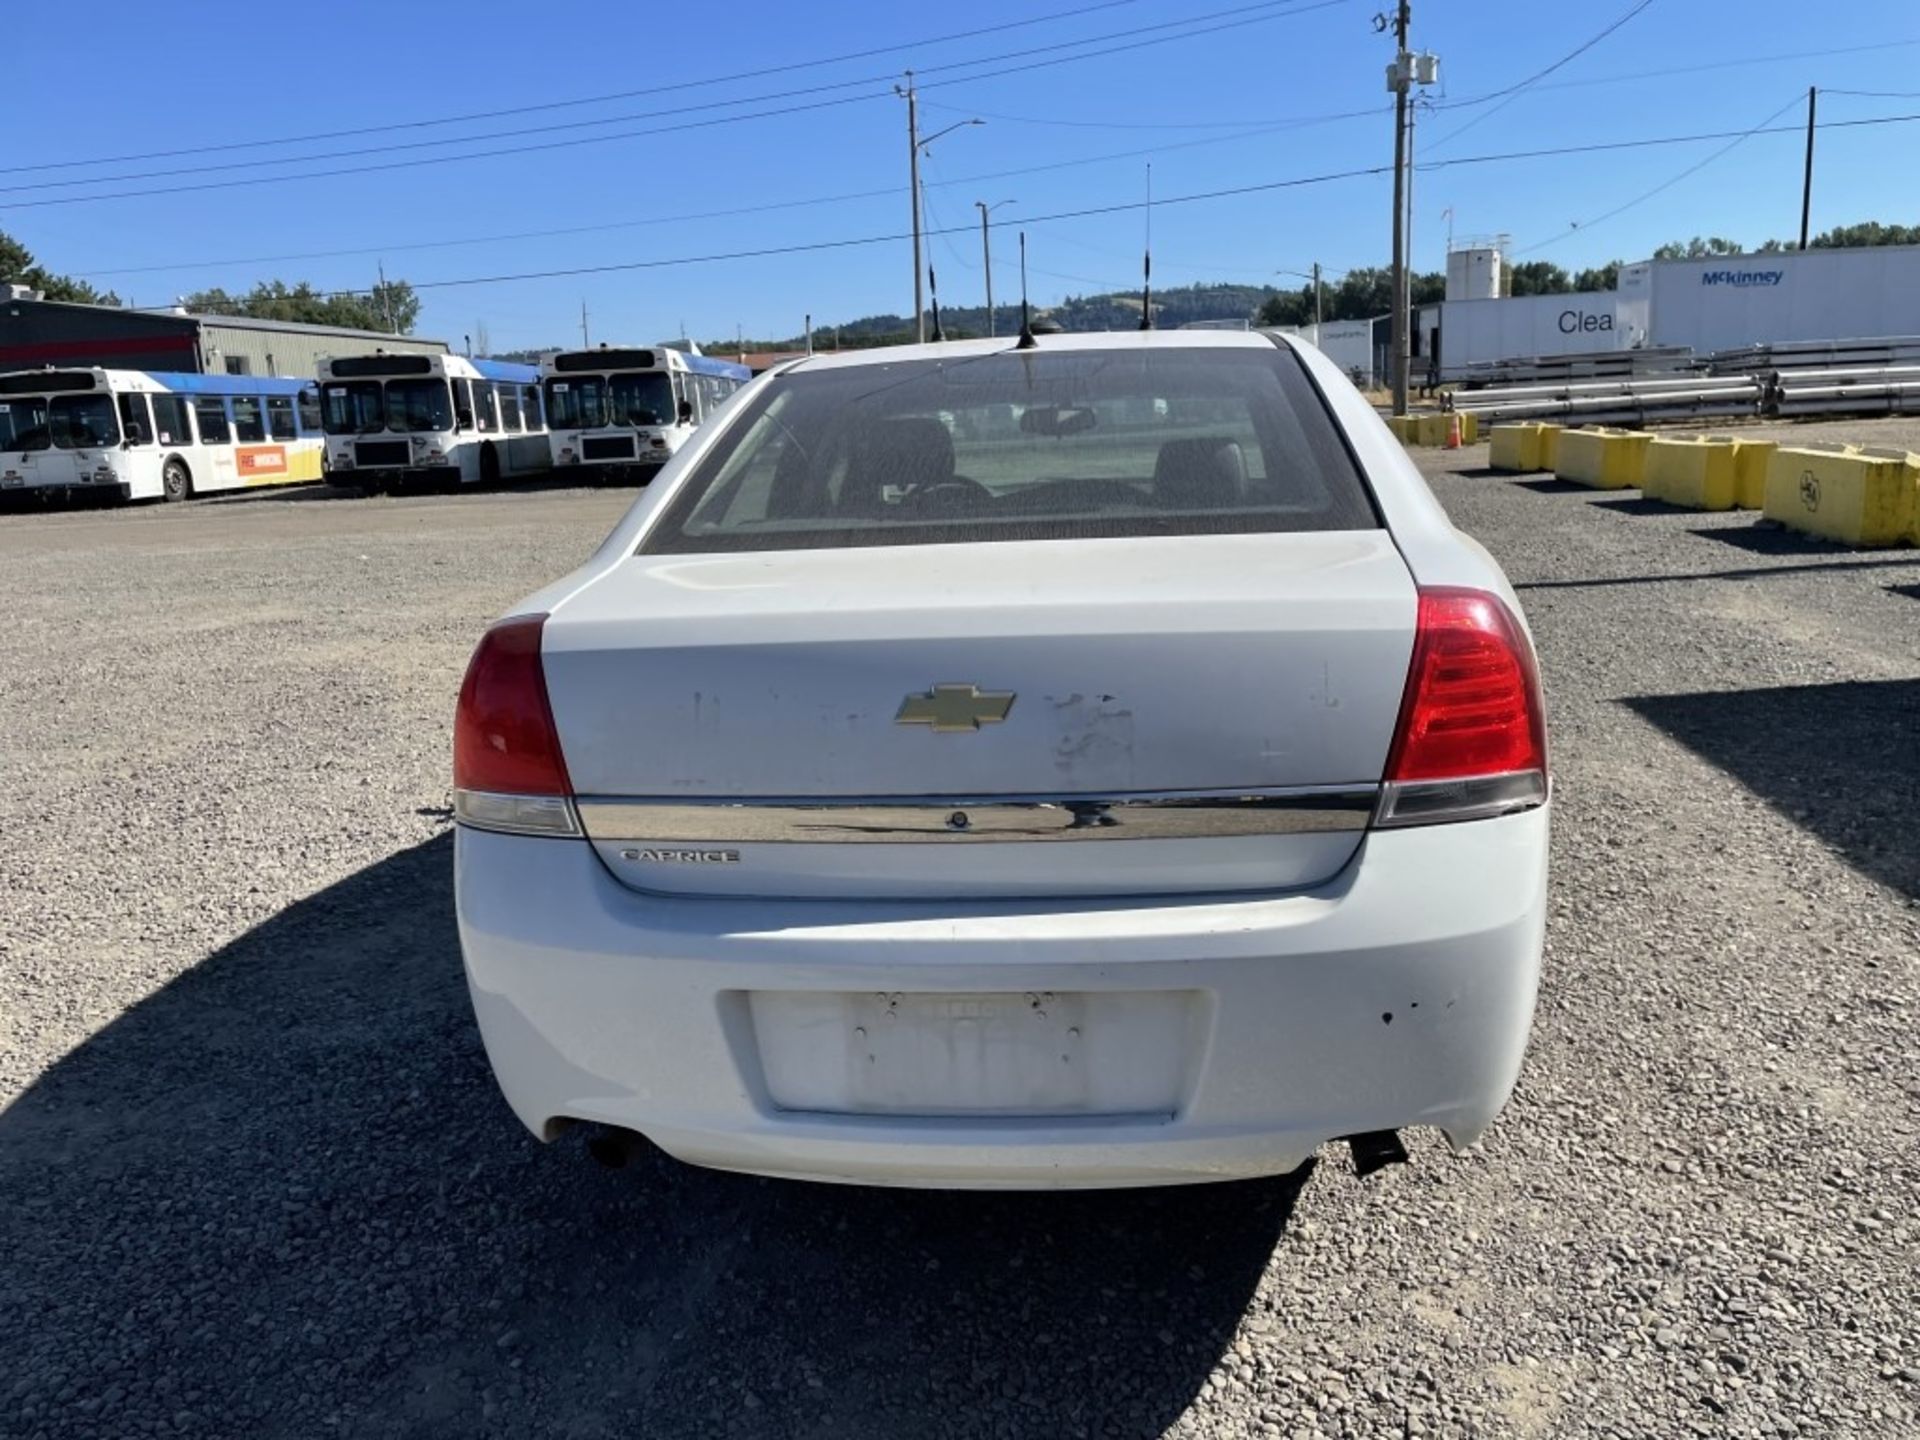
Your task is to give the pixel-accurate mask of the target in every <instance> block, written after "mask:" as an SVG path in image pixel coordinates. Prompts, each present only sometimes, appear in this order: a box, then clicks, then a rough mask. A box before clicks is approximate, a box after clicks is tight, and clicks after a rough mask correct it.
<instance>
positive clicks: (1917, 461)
mask: <svg viewBox="0 0 1920 1440" xmlns="http://www.w3.org/2000/svg"><path fill="white" fill-rule="evenodd" d="M1916 509H1920V456H1916V455H1910V454H1908V453H1907V452H1906V451H1904V450H1862V449H1860V448H1858V447H1851V446H1850V447H1848V448H1847V449H1845V450H1816V449H1814V448H1812V447H1811V446H1806V447H1800V446H1795V447H1787V446H1782V447H1781V448H1780V449H1778V450H1776V451H1775V452H1774V454H1773V457H1772V459H1771V460H1770V461H1769V462H1768V465H1767V493H1766V505H1765V510H1766V515H1767V518H1768V519H1769V520H1777V521H1779V522H1780V523H1781V524H1782V525H1785V526H1786V527H1787V528H1788V529H1790V530H1799V531H1801V532H1803V533H1804V534H1808V535H1818V536H1820V537H1822V538H1823V539H1827V540H1838V541H1839V542H1840V543H1841V544H1843V545H1859V546H1875V545H1898V544H1900V543H1902V542H1903V541H1913V540H1915V538H1916V529H1917V527H1920V521H1916V518H1915V511H1916Z"/></svg>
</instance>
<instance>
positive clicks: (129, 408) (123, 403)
mask: <svg viewBox="0 0 1920 1440" xmlns="http://www.w3.org/2000/svg"><path fill="white" fill-rule="evenodd" d="M120 438H121V439H122V440H125V441H126V442H127V444H128V445H130V446H131V445H151V444H153V420H152V419H151V417H149V416H148V414H147V397H146V396H144V395H122V396H121V397H120Z"/></svg>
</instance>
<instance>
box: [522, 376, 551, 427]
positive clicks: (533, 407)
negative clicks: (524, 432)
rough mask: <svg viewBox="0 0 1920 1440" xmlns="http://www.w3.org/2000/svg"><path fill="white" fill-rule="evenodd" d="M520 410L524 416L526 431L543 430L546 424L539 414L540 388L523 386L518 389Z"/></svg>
mask: <svg viewBox="0 0 1920 1440" xmlns="http://www.w3.org/2000/svg"><path fill="white" fill-rule="evenodd" d="M520 409H521V411H522V412H523V413H524V414H525V415H526V418H527V429H529V430H544V429H546V428H547V422H546V421H545V420H544V419H543V418H542V417H541V414H540V387H539V386H538V385H523V386H521V387H520Z"/></svg>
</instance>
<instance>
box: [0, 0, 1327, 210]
mask: <svg viewBox="0 0 1920 1440" xmlns="http://www.w3.org/2000/svg"><path fill="white" fill-rule="evenodd" d="M1350 3H1352V0H1318V3H1316V4H1309V5H1304V6H1302V5H1300V4H1299V0H1262V3H1260V4H1256V5H1243V6H1238V7H1235V8H1233V9H1229V10H1221V11H1214V12H1212V13H1211V14H1208V15H1200V16H1192V17H1188V18H1187V19H1183V20H1177V21H1168V22H1165V23H1162V24H1159V25H1151V26H1142V27H1138V28H1137V29H1134V30H1127V31H1116V32H1114V33H1113V35H1109V36H1096V37H1091V38H1090V39H1082V40H1075V41H1068V42H1064V43H1063V44H1061V45H1047V46H1036V47H1033V48H1030V49H1028V50H1022V51H1012V52H1009V53H1008V54H1006V55H1003V56H994V57H988V58H984V59H977V60H967V61H955V62H951V63H949V64H946V65H938V66H932V67H929V69H928V71H927V72H922V73H933V72H937V71H943V70H955V69H965V68H969V67H971V66H975V65H983V64H989V63H993V62H994V61H998V60H1002V59H1014V58H1018V57H1020V56H1024V55H1032V54H1038V53H1042V52H1045V51H1051V50H1059V49H1064V48H1067V47H1068V46H1075V45H1087V44H1093V43H1098V42H1099V41H1103V40H1106V39H1112V38H1115V37H1116V36H1122V35H1142V34H1147V33H1148V32H1153V31H1162V30H1169V29H1174V28H1176V27H1188V28H1182V29H1180V30H1179V33H1177V34H1171V35H1158V34H1156V35H1153V36H1152V38H1150V39H1144V40H1132V41H1129V42H1128V43H1125V44H1117V45H1108V46H1106V47H1105V48H1103V49H1097V50H1085V51H1082V52H1080V53H1078V54H1073V55H1060V56H1055V57H1054V58H1052V59H1048V60H1037V61H1031V62H1029V63H1027V64H1024V65H1013V66H1008V67H1005V68H1002V69H998V70H991V71H984V72H982V73H980V74H976V75H963V76H955V77H953V78H951V79H948V80H936V81H934V82H932V85H935V86H939V85H960V84H971V83H973V82H976V81H980V80H991V79H998V78H1000V77H1002V76H1006V75H1014V74H1020V73H1023V72H1025V71H1029V70H1037V69H1042V68H1046V67H1048V66H1053V65H1066V64H1073V63H1076V62H1078V61H1082V60H1093V59H1098V58H1100V57H1103V56H1107V55H1115V54H1120V53H1122V52H1125V51H1129V50H1138V49H1143V48H1146V47H1149V46H1152V45H1161V44H1168V43H1171V42H1174V41H1179V40H1191V39H1195V38H1198V37H1200V36H1203V35H1211V34H1215V33H1218V32H1220V31H1222V30H1232V29H1238V28H1241V27H1243V26H1247V25H1256V24H1263V23H1265V22H1267V21H1269V20H1276V19H1287V18H1292V16H1294V15H1298V14H1306V13H1309V12H1311V11H1314V10H1323V9H1327V8H1329V7H1331V6H1334V5H1344V4H1350ZM1280 7H1288V8H1280ZM1249 11H1254V12H1259V13H1255V14H1252V15H1249V14H1248V12H1249ZM1222 16H1232V17H1241V18H1234V19H1228V20H1225V21H1224V22H1223V23H1220V24H1216V25H1206V26H1200V25H1199V22H1201V21H1205V20H1212V19H1218V18H1220V17H1222ZM1196 26H1198V28H1193V27H1196ZM888 78H890V77H875V81H873V82H866V81H848V82H841V83H839V84H836V85H831V86H822V87H816V88H817V89H844V88H847V86H849V85H853V84H863V83H878V81H880V80H885V79H888ZM923 88H931V87H930V86H923ZM791 93H794V94H803V93H807V92H804V91H796V92H791ZM890 93H891V92H889V91H873V92H870V93H868V94H864V95H842V96H839V97H836V98H834V99H830V100H816V101H811V102H808V103H805V104H799V105H785V106H779V107H776V108H774V109H770V110H757V111H749V112H747V113H745V114H738V115H721V116H715V117H711V118H709V119H704V120H688V121H682V122H680V123H677V124H672V125H657V126H650V127H647V128H644V129H639V130H624V131H614V132H611V133H608V134H603V135H583V136H575V137H573V138H571V139H567V140H549V141H542V142H540V143H537V144H532V145H512V146H501V147H496V148H494V149H490V150H475V151H469V152H466V153H463V154H459V155H438V156H432V157H425V158H419V159H412V160H391V161H385V162H382V163H379V164H373V165H350V166H338V167H335V168H333V169H327V170H309V171H300V172H297V173H294V174H274V175H250V176H243V177H240V178H237V179H231V180H205V181H199V182H195V183H188V184H170V185H165V186H158V187H152V188H147V189H139V190H119V191H108V192H104V193H100V194H93V195H66V196H55V197H51V198H43V199H37V200H20V201H13V202H9V203H8V204H7V205H5V206H3V207H0V209H12V210H29V209H41V208H44V207H47V206H52V205H82V204H88V203H91V202H94V201H100V200H127V199H135V198H140V197H145V196H150V195H174V194H179V193H181V192H183V191H207V190H231V189H238V188H242V187H246V186H251V185H273V184H285V183H289V182H292V181H299V180H319V179H329V178H334V177H338V176H343V175H365V174H375V173H379V172H383V171H391V170H409V169H417V168H419V167H420V166H424V165H446V164H453V163H456V162H460V161H466V160H488V159H497V158H499V157H502V156H507V155H525V154H530V153H533V152H536V151H545V150H558V149H565V148H568V147H571V146H574V145H586V144H597V143H601V142H605V141H609V140H629V139H635V138H639V137H642V136H650V135H665V134H672V133H676V132H679V131H685V130H698V129H706V128H710V127H712V126H716V125H731V124H738V123H740V122H742V121H747V120H764V119H773V118H777V117H779V116H783V115H792V114H798V113H801V112H805V111H810V110H821V109H828V108H831V107H834V106H839V105H847V104H857V103H859V102H861V101H865V100H873V99H882V98H885V97H886V96H887V95H888V94H890ZM769 98H772V97H769ZM715 103H716V104H749V103H754V102H752V101H749V100H738V101H729V102H715ZM559 128H567V127H559ZM502 133H513V132H502ZM529 133H532V132H529ZM469 138H471V137H469ZM419 143H421V142H411V143H408V144H404V145H394V146H378V147H370V148H369V149H368V151H366V152H365V153H387V152H391V151H397V150H402V149H413V148H418V145H419ZM425 143H432V144H457V143H464V140H463V141H434V142H425ZM351 153H361V152H351ZM302 158H304V159H319V158H324V157H322V156H307V157H302ZM287 163H299V161H298V160H295V161H291V162H289V161H286V160H276V161H247V162H244V164H245V165H247V166H257V165H262V164H287ZM206 168H207V169H220V168H233V167H224V166H216V167H206ZM199 173H205V171H203V170H201V169H197V168H192V167H189V168H188V169H185V170H182V171H150V172H141V173H138V174H127V175H122V176H117V177H112V179H113V180H116V181H118V180H135V179H162V178H169V177H171V176H173V175H176V174H199ZM103 183H108V180H107V178H105V177H95V178H93V179H90V180H62V181H44V182H36V183H34V184H31V185H25V186H15V187H10V188H12V189H14V190H22V189H29V190H30V189H47V188H53V187H56V186H61V187H64V186H78V185H88V184H103Z"/></svg>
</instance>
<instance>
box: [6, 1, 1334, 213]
mask: <svg viewBox="0 0 1920 1440" xmlns="http://www.w3.org/2000/svg"><path fill="white" fill-rule="evenodd" d="M1299 3H1301V0H1260V3H1258V4H1253V5H1244V6H1240V7H1238V8H1236V9H1231V10H1222V11H1216V12H1214V13H1213V14H1210V15H1200V16H1192V17H1189V18H1188V19H1185V20H1169V21H1163V22H1161V23H1159V24H1156V25H1143V26H1136V27H1135V28H1133V29H1131V30H1119V31H1114V32H1112V33H1110V34H1107V35H1094V36H1088V37H1085V38H1082V39H1078V40H1065V41H1059V42H1056V43H1054V44H1051V45H1037V46H1030V47H1028V48H1027V49H1024V50H1012V51H1008V52H1006V53H1005V54H1001V55H992V56H985V57H981V58H979V59H975V60H955V61H950V62H948V63H946V64H944V65H932V66H928V67H926V68H925V69H923V70H922V71H921V72H919V73H921V74H925V75H933V74H940V73H942V72H945V71H950V70H963V69H968V68H971V67H973V66H976V65H989V64H997V63H999V62H1000V61H1003V60H1018V59H1025V58H1027V57H1029V56H1033V55H1043V54H1048V53H1051V52H1054V51H1059V50H1070V49H1074V48H1076V47H1079V46H1083V45H1092V44H1099V43H1102V42H1104V41H1107V40H1113V39H1121V38H1125V37H1130V36H1136V35H1144V34H1149V33H1152V32H1156V31H1162V30H1171V29H1178V28H1180V27H1182V26H1186V25H1194V24H1199V23H1200V22H1201V21H1205V20H1212V19H1218V18H1220V17H1221V16H1241V15H1245V14H1246V13H1247V12H1249V11H1271V10H1273V9H1275V8H1276V7H1285V6H1290V5H1297V4H1299ZM1325 3H1327V4H1331V3H1343V0H1325ZM1309 8H1311V9H1320V8H1324V7H1323V6H1322V5H1316V6H1311V7H1309ZM1278 18H1280V17H1279V16H1278V15H1272V14H1259V15H1254V16H1253V17H1252V18H1250V19H1244V20H1238V21H1236V22H1235V24H1249V25H1250V24H1256V23H1259V22H1260V21H1264V20H1269V19H1278ZM1213 28H1214V29H1230V28H1233V26H1231V25H1223V26H1216V27H1213ZM1192 33H1193V34H1196V35H1205V34H1211V33H1212V29H1204V30H1196V31H1194V32H1192ZM1166 38H1167V39H1169V40H1172V39H1186V38H1188V36H1187V35H1185V34H1182V35H1177V36H1167V37H1166ZM1043 63H1059V62H1058V61H1054V62H1043ZM1020 68H1028V67H1016V69H1020ZM997 73H1003V74H1005V73H1015V72H1013V71H1002V72H997ZM975 78H985V77H974V76H961V77H956V78H955V79H953V80H949V81H943V82H939V83H942V84H963V83H966V81H968V80H971V79H975ZM892 79H893V77H892V76H890V75H868V76H862V77H861V78H860V79H858V80H837V81H833V82H830V83H828V84H824V85H809V86H803V87H801V88H800V89H797V90H776V91H773V92H770V93H768V94H764V95H752V96H742V97H740V98H737V99H732V100H708V101H703V102H701V103H699V104H693V105H677V106H669V107H667V108H665V109H660V110H637V111H631V112H629V113H627V114H625V115H606V116H601V117H599V118H598V119H593V120H563V121H559V122H557V123H555V124H551V125H525V126H517V127H515V128H512V129H507V130H485V131H481V132H479V133H478V134H472V135H454V136H448V137H446V138H444V139H435V140H407V141H401V142H397V143H393V144H386V145H362V146H357V147H354V148H352V149H347V150H321V151H316V152H314V153H312V154H307V155H295V156H271V157H268V158H266V159H262V160H229V161H223V162H221V163H218V164H211V165H185V166H177V167H174V168H171V169H165V170H134V171H127V172H124V173H122V174H118V175H88V176H82V177H78V178H75V179H68V180H35V181H30V182H28V183H26V184H21V185H0V194H17V193H20V192H24V191H31V190H71V189H78V188H82V187H85V186H89V185H117V184H122V183H125V182H129V181H137V180H163V179H170V178H172V177H173V176H176V175H207V174H212V173H214V172H217V171H233V170H257V169H260V168H261V167H263V166H268V165H305V164H309V163H311V162H313V161H318V160H351V159H357V158H360V157H362V156H367V155H392V154H398V153H400V152H402V151H419V150H431V149H441V148H444V147H446V146H448V145H469V144H478V143H480V142H482V141H486V140H512V139H517V138H520V137H523V136H528V135H552V134H557V133H559V132H561V131H568V130H589V129H592V128H594V127H596V126H605V125H622V124H626V123H628V122H630V121H635V120H660V119H669V118H673V117H684V116H685V115H687V114H689V113H693V112H698V111H703V110H725V109H731V108H734V107H738V106H741V105H763V104H767V103H769V102H772V101H776V100H794V99H800V98H803V97H806V96H811V95H823V94H828V93H830V92H833V91H843V90H853V89H857V88H859V87H862V86H869V85H884V84H887V83H888V82H890V81H891V80H892ZM868 98H873V97H871V96H864V95H863V96H843V97H842V98H841V99H840V100H836V101H823V102H821V104H820V106H819V107H816V108H825V107H826V106H828V105H834V104H841V103H850V102H853V101H856V100H861V99H868ZM796 108H804V107H796ZM765 113H767V114H782V113H790V112H787V111H770V112H765ZM755 118H760V117H757V116H752V115H742V116H728V117H724V118H723V119H722V120H715V121H709V122H706V123H708V124H719V123H729V122H731V121H733V120H745V119H755ZM694 128H698V126H697V125H696V124H684V125H669V126H663V127H660V128H659V129H656V130H634V131H625V132H621V133H618V134H607V135H587V136H582V137H580V141H579V143H582V144H589V143H592V142H594V141H597V140H617V139H630V138H633V137H635V136H641V135H648V134H660V133H665V132H667V131H671V130H676V129H694ZM527 148H530V149H532V148H541V147H527ZM503 153H513V152H509V151H485V152H481V154H480V155H475V156H467V155H442V156H437V157H434V158H433V159H431V160H428V161H424V162H422V163H427V164H438V163H440V162H442V161H448V162H451V161H456V160H464V159H476V158H481V157H482V156H487V157H491V156H494V155H499V154H503ZM4 173H7V172H5V171H0V174H4ZM323 173H325V174H330V175H331V174H339V173H344V172H339V171H327V172H323ZM292 178H298V177H292ZM102 198H105V197H102Z"/></svg>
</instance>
